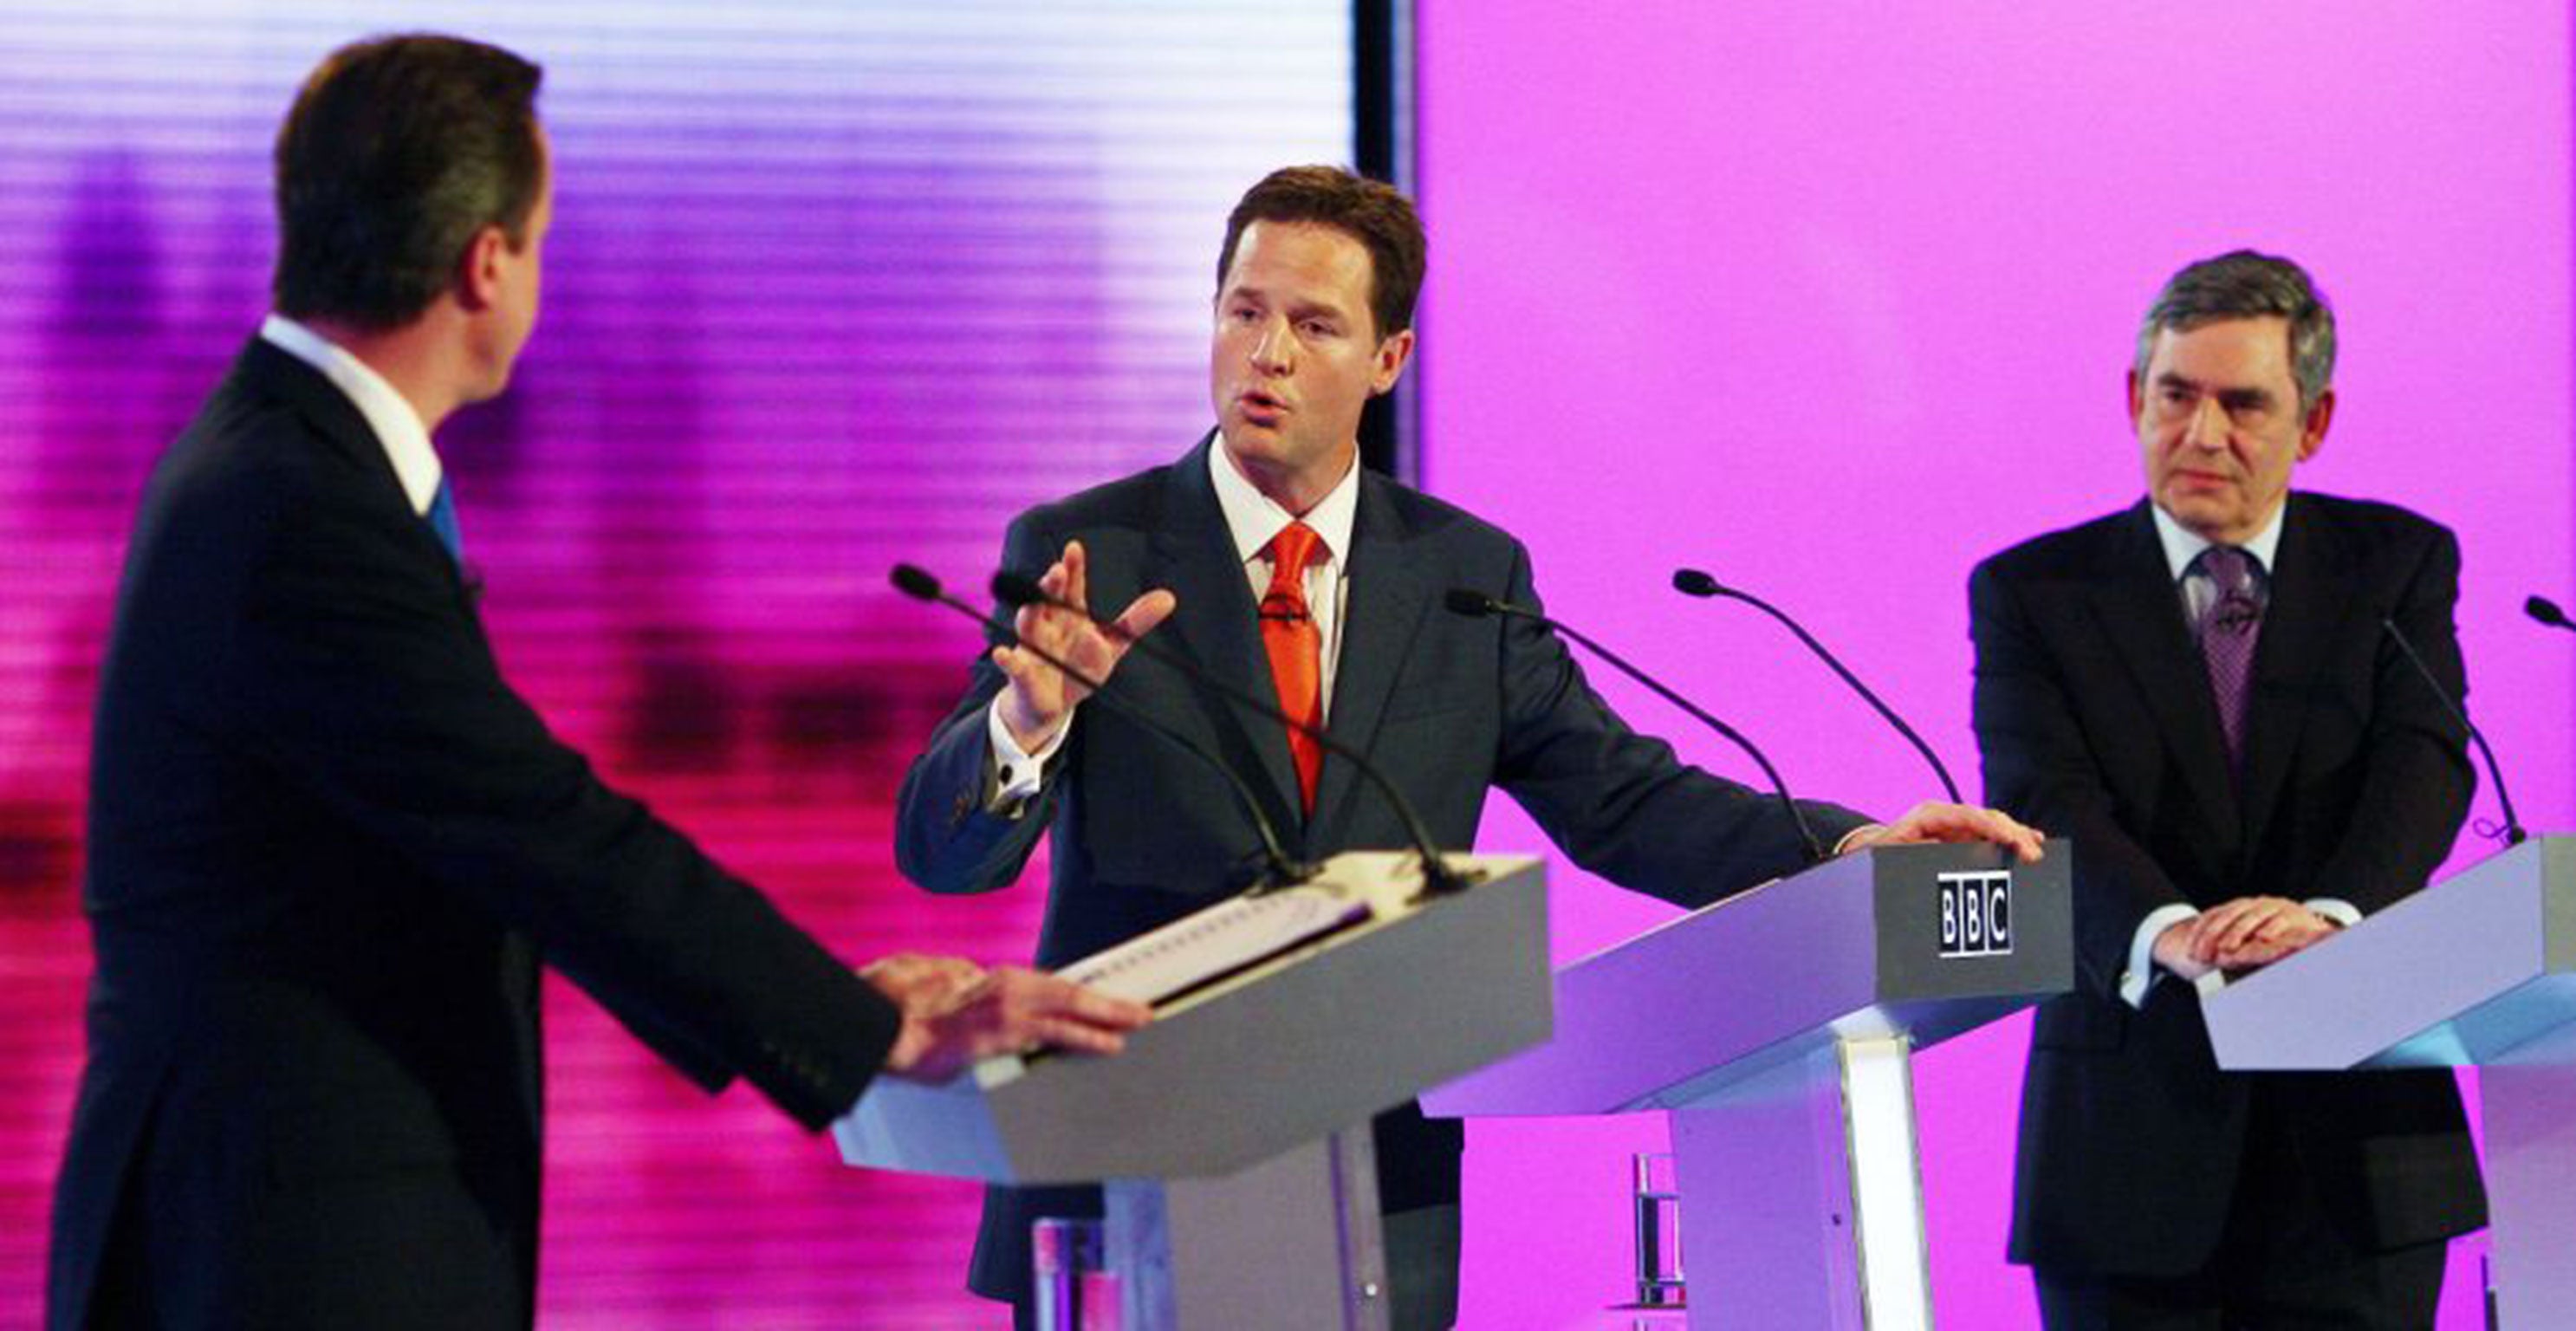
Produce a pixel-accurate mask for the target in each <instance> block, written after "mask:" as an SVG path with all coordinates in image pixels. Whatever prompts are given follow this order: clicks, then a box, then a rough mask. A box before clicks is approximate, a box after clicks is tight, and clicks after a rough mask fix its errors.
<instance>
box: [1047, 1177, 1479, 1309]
mask: <svg viewBox="0 0 2576 1331" xmlns="http://www.w3.org/2000/svg"><path fill="white" fill-rule="evenodd" d="M1381 1223H1382V1225H1383V1227H1384V1228H1383V1231H1382V1232H1383V1233H1384V1235H1385V1238H1386V1283H1387V1293H1388V1294H1389V1295H1390V1296H1391V1298H1392V1300H1393V1302H1392V1303H1391V1305H1390V1306H1389V1309H1388V1317H1387V1326H1388V1327H1389V1329H1390V1331H1449V1328H1450V1327H1452V1326H1454V1325H1456V1324H1457V1321H1458V1208H1457V1206H1456V1205H1454V1204H1451V1205H1445V1206H1425V1207H1419V1208H1416V1209H1414V1210H1410V1211H1398V1212H1396V1213H1394V1214H1392V1215H1388V1216H1384V1217H1381ZM1011 1325H1012V1327H1013V1328H1014V1331H1036V1328H1037V1315H1036V1313H1035V1311H1034V1310H1033V1309H1031V1308H1030V1306H1029V1305H1028V1304H1027V1303H1026V1302H1021V1303H1015V1304H1013V1305H1012V1307H1011Z"/></svg>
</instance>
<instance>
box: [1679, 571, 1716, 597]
mask: <svg viewBox="0 0 2576 1331" xmlns="http://www.w3.org/2000/svg"><path fill="white" fill-rule="evenodd" d="M1673 590H1674V591H1677V592H1680V593H1681V594H1682V595H1684V596H1715V595H1717V594H1718V593H1719V592H1722V591H1724V590H1726V589H1725V588H1724V587H1722V586H1720V585H1718V581H1717V579H1715V578H1712V577H1710V576H1709V575H1707V574H1705V573H1702V572H1700V571H1699V570H1698V569H1695V568H1677V569H1674V570H1673Z"/></svg>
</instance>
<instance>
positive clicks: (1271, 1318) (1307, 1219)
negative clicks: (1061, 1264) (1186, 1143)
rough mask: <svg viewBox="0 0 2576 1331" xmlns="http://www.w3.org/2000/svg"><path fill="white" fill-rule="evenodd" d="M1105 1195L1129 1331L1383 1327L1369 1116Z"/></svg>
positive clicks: (1124, 1330)
mask: <svg viewBox="0 0 2576 1331" xmlns="http://www.w3.org/2000/svg"><path fill="white" fill-rule="evenodd" d="M1107 1199H1108V1207H1109V1215H1108V1226H1107V1231H1106V1234H1105V1239H1106V1242H1105V1245H1104V1246H1105V1247H1106V1249H1107V1253H1106V1256H1107V1258H1108V1262H1109V1269H1110V1270H1111V1271H1112V1272H1114V1273H1115V1274H1116V1275H1117V1277H1118V1288H1119V1296H1118V1299H1119V1312H1120V1314H1121V1318H1122V1320H1121V1322H1120V1326H1121V1331H1203V1329H1206V1328H1220V1327H1221V1328H1227V1329H1228V1331H1234V1329H1235V1328H1240V1329H1241V1331H1274V1329H1275V1331H1386V1327H1387V1297H1386V1256H1385V1250H1384V1246H1383V1244H1382V1242H1381V1239H1380V1236H1379V1233H1378V1213H1377V1149H1376V1147H1375V1146H1374V1145H1373V1144H1372V1142H1371V1139H1370V1135H1369V1127H1368V1125H1367V1124H1365V1123H1363V1124H1361V1125H1359V1126H1358V1127H1356V1128H1349V1129H1345V1130H1343V1131H1341V1132H1336V1133H1334V1134H1332V1135H1331V1136H1329V1137H1326V1138H1324V1139H1323V1140H1322V1141H1316V1142H1309V1143H1307V1144H1306V1145H1304V1146H1300V1147H1298V1148H1296V1149H1295V1150H1292V1151H1289V1152H1287V1153H1286V1154H1284V1155H1280V1156H1276V1157H1273V1158H1272V1159H1269V1160H1265V1161H1263V1162H1262V1163H1260V1164H1257V1165H1254V1166H1252V1167H1251V1168H1249V1169H1245V1170H1243V1171H1241V1172H1240V1173H1235V1174H1229V1175H1227V1176H1225V1177H1223V1178H1178V1179H1168V1180H1164V1179H1120V1180H1115V1181H1112V1182H1111V1183H1110V1184H1109V1185H1108V1188H1107Z"/></svg>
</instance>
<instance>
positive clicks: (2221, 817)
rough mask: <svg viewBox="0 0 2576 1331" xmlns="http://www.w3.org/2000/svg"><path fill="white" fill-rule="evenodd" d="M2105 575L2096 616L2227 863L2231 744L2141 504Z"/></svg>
mask: <svg viewBox="0 0 2576 1331" xmlns="http://www.w3.org/2000/svg"><path fill="white" fill-rule="evenodd" d="M2107 572H2108V574H2109V576H2108V577H2106V578H2104V579H2103V580H2102V581H2101V582H2099V583H2098V584H2096V585H2095V587H2094V589H2093V611H2094V614H2095V616H2096V617H2097V618H2098V619H2099V620H2100V621H2101V623H2102V629H2103V632H2104V633H2105V634H2107V635H2108V636H2109V637H2110V639H2111V641H2112V643H2113V645H2115V646H2116V647H2117V648H2118V649H2119V655H2120V659H2121V660H2122V661H2123V662H2124V663H2126V664H2127V666H2128V669H2129V673H2130V677H2131V678H2132V679H2133V680H2135V681H2136V683H2137V686H2138V693H2139V696H2140V699H2141V701H2142V702H2143V703H2144V704H2145V706H2146V710H2147V713H2148V715H2150V716H2152V717H2154V718H2155V723H2156V731H2157V733H2158V734H2161V735H2163V736H2164V737H2165V742H2166V743H2167V744H2168V745H2169V746H2171V748H2172V749H2173V753H2174V759H2175V761H2176V762H2178V763H2180V764H2181V767H2182V770H2183V773H2184V776H2185V778H2186V780H2187V781H2188V782H2189V784H2190V787H2191V789H2192V790H2193V791H2195V792H2198V793H2199V794H2200V795H2201V797H2202V798H2203V800H2204V801H2205V803H2206V804H2207V806H2208V809H2209V812H2210V818H2209V826H2210V827H2211V828H2212V829H2213V830H2214V831H2217V832H2218V833H2219V834H2220V836H2221V837H2222V839H2223V841H2224V842H2225V845H2224V846H2223V847H2213V848H2212V849H2213V851H2214V852H2217V854H2216V856H2215V858H2216V859H2217V860H2218V861H2219V862H2224V861H2225V860H2226V859H2228V858H2232V857H2233V854H2234V849H2235V846H2234V841H2235V838H2236V836H2237V835H2238V828H2239V827H2240V825H2241V822H2242V820H2241V819H2240V818H2239V816H2238V814H2237V800H2236V789H2235V782H2234V781H2233V780H2232V779H2231V778H2230V777H2229V775H2228V770H2227V740H2226V737H2225V735H2224V734H2223V733H2222V732H2221V731H2220V730H2219V727H2218V702H2217V700H2216V698H2214V697H2213V696H2212V695H2211V693H2210V689H2209V669H2208V666H2207V665H2206V664H2205V663H2203V661H2202V660H2201V655H2200V648H2199V645H2198V644H2196V643H2194V642H2193V641H2192V639H2191V629H2190V626H2188V625H2187V624H2185V623H2184V622H2183V614H2182V598H2181V595H2180V594H2179V593H2178V592H2177V591H2176V590H2175V588H2174V581H2173V572H2172V570H2170V569H2168V568H2166V567H2165V557H2164V549H2163V547H2162V545H2161V544H2160V543H2159V542H2158V541H2157V540H2156V530H2155V520H2154V518H2153V517H2151V516H2150V515H2149V514H2148V511H2147V506H2146V505H2145V504H2144V503H2140V504H2139V505H2138V506H2137V507H2136V508H2134V509H2131V510H2130V512H2129V520H2128V521H2127V522H2125V523H2123V524H2122V526H2121V531H2120V534H2119V537H2118V539H2117V542H2116V544H2115V548H2114V550H2113V553H2112V566H2111V568H2110V569H2109V570H2107Z"/></svg>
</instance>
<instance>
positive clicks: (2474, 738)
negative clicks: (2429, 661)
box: [2379, 615, 2531, 846]
mask: <svg viewBox="0 0 2576 1331" xmlns="http://www.w3.org/2000/svg"><path fill="white" fill-rule="evenodd" d="M2379 627H2381V628H2383V629H2386V630H2387V631H2388V638H2389V641H2391V642H2394V643H2396V644H2397V650H2399V651H2401V652H2404V653H2405V654H2406V663H2407V664H2408V665H2411V666H2413V667H2415V673H2416V674H2417V675H2418V676H2421V677H2422V678H2423V680H2424V687H2426V688H2428V689H2431V690H2432V691H2433V696H2434V697H2436V698H2439V699H2440V700H2441V702H2442V710H2443V711H2445V712H2448V713H2450V714H2451V719H2452V720H2454V721H2457V722H2459V723H2460V729H2462V730H2465V731H2467V732H2468V733H2469V740H2470V742H2471V743H2474V744H2476V745H2477V746H2478V756H2479V757H2480V758H2483V759H2485V760H2486V764H2487V777H2488V779H2490V780H2492V781H2494V782H2495V791H2496V803H2497V804H2498V805H2500V806H2502V807H2503V809H2504V826H2503V827H2501V828H2497V827H2493V826H2488V827H2479V828H2477V829H2476V831H2477V834H2478V835H2480V836H2482V837H2485V838H2487V839H2488V840H2490V841H2501V842H2503V843H2504V844H2506V845H2508V846H2519V845H2521V844H2522V843H2523V842H2524V841H2526V840H2529V839H2530V836H2531V834H2530V833H2528V832H2525V831H2523V830H2522V820H2521V819H2520V818H2517V817H2515V816H2514V813H2513V796H2511V795H2508V794H2506V793H2505V789H2504V769H2503V768H2501V767H2498V766H2496V758H2495V750H2493V749H2490V748H2488V747H2487V737H2486V736H2485V735H2483V734H2480V733H2479V732H2478V728H2477V727H2476V726H2475V725H2473V724H2471V723H2470V721H2469V714H2468V713H2467V712H2465V711H2462V710H2461V709H2460V703H2459V700H2458V699H2456V698H2453V697H2452V696H2451V691H2450V690H2449V689H2446V688H2444V687H2442V681H2441V680H2440V679H2439V678H2438V677H2436V676H2435V675H2434V674H2433V667H2431V666H2428V665H2426V664H2424V658H2423V657H2422V656H2419V655H2417V654H2416V651H2415V644H2413V643H2411V642H2408V641H2407V640H2406V635H2405V634H2404V633H2402V632H2400V631H2399V630H2398V628H2397V621H2396V620H2394V619H2391V618H2389V617H2388V616H2386V615H2382V616H2380V617H2379Z"/></svg>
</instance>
